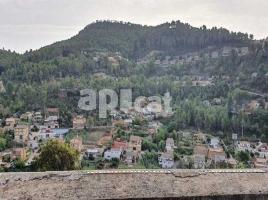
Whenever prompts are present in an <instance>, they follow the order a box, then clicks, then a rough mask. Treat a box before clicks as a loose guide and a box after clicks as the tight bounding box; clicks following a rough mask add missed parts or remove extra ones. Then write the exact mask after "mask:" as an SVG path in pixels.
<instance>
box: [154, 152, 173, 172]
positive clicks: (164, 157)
mask: <svg viewBox="0 0 268 200" xmlns="http://www.w3.org/2000/svg"><path fill="white" fill-rule="evenodd" d="M158 162H159V165H160V166H161V167H162V168H163V169H170V168H172V167H173V166H174V158H173V154H170V153H162V154H161V156H159V157H158Z"/></svg>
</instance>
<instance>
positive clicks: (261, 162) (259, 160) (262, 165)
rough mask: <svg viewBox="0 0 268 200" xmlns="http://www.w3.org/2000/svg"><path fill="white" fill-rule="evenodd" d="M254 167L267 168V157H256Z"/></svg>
mask: <svg viewBox="0 0 268 200" xmlns="http://www.w3.org/2000/svg"><path fill="white" fill-rule="evenodd" d="M253 165H254V168H267V160H266V159H265V158H254V160H253Z"/></svg>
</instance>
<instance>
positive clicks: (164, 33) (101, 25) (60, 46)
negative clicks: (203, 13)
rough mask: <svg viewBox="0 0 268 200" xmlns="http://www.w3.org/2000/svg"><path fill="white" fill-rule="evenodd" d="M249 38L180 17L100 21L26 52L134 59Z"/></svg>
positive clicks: (240, 42)
mask: <svg viewBox="0 0 268 200" xmlns="http://www.w3.org/2000/svg"><path fill="white" fill-rule="evenodd" d="M250 37H252V36H250ZM249 42H250V40H249V35H248V34H243V33H234V32H229V31H228V30H227V29H224V28H219V29H218V28H216V27H214V28H212V29H207V28H206V27H205V26H203V27H201V28H195V27H192V26H190V25H189V24H184V23H181V22H180V21H176V22H175V21H173V22H171V23H165V24H161V25H158V26H141V25H137V24H131V23H123V22H110V21H103V22H96V23H93V24H90V25H88V26H86V27H85V28H84V29H83V30H82V31H80V32H79V33H78V34H77V35H76V36H74V37H72V38H71V39H69V40H65V41H62V42H57V43H55V44H53V45H50V46H47V47H44V48H41V49H40V50H38V51H36V52H33V53H31V54H30V55H29V56H30V57H32V59H33V60H38V61H40V60H43V59H44V58H45V59H48V58H54V57H56V56H68V55H69V54H80V53H81V52H82V51H84V52H85V51H86V52H94V51H108V52H120V53H121V54H122V55H123V56H124V57H127V58H132V59H135V58H139V57H143V56H145V55H146V54H148V53H149V52H150V51H153V50H159V51H164V52H165V53H166V54H169V55H178V54H181V53H186V52H191V51H197V50H200V49H203V48H206V47H208V46H224V45H227V46H228V45H232V46H237V45H238V46H241V45H247V44H249Z"/></svg>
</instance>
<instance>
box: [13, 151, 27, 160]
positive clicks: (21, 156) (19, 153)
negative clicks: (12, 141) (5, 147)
mask: <svg viewBox="0 0 268 200" xmlns="http://www.w3.org/2000/svg"><path fill="white" fill-rule="evenodd" d="M17 158H19V159H21V160H23V161H25V160H26V159H27V153H26V149H25V148H13V149H12V159H13V160H15V159H17Z"/></svg>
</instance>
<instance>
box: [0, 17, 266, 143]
mask: <svg viewBox="0 0 268 200" xmlns="http://www.w3.org/2000/svg"><path fill="white" fill-rule="evenodd" d="M0 71H1V76H0V79H1V81H3V84H4V86H5V89H6V93H4V94H2V95H1V97H0V114H1V117H5V116H10V115H11V114H13V113H15V112H25V111H29V110H42V109H43V108H44V107H49V106H51V107H59V108H60V110H61V116H63V119H61V120H62V122H61V123H62V126H65V127H68V126H70V125H71V117H72V115H73V114H74V113H83V111H81V110H79V109H78V107H77V102H78V100H79V89H83V88H93V89H97V90H99V89H103V88H111V89H115V90H117V91H118V90H119V89H120V88H132V90H133V98H135V97H137V96H152V95H160V96H161V95H163V94H164V93H165V92H166V91H167V90H168V91H170V93H171V95H172V96H173V99H174V101H173V102H172V103H173V106H174V108H175V107H176V109H178V110H180V109H181V110H180V111H181V112H178V115H177V116H176V119H174V120H175V122H174V123H176V129H179V128H188V127H195V128H202V129H207V130H213V131H222V130H223V129H224V130H225V131H228V132H230V133H231V132H232V131H233V130H235V131H240V129H241V121H242V120H244V119H242V116H241V115H237V116H235V117H232V116H230V115H229V114H230V113H234V112H233V110H238V111H239V110H241V108H242V107H243V105H244V104H247V103H249V101H250V100H253V99H254V98H255V99H256V96H257V97H262V98H261V99H258V101H260V102H261V103H260V105H262V108H264V107H265V105H266V104H265V102H266V101H267V99H265V97H266V96H267V93H268V41H265V40H262V41H257V40H253V36H252V35H249V34H246V33H245V34H244V33H234V32H230V31H228V30H226V29H224V28H215V27H214V28H212V29H208V28H206V27H205V26H203V27H201V28H195V27H192V26H190V25H189V24H184V23H181V22H180V21H177V22H171V23H164V24H161V25H158V26H142V25H137V24H131V23H123V22H109V21H101V22H96V23H93V24H90V25H88V26H86V27H85V28H84V29H83V30H82V31H80V32H79V33H78V34H77V35H76V36H74V37H72V38H70V39H68V40H64V41H60V42H57V43H55V44H52V45H49V46H46V47H43V48H41V49H39V50H36V51H29V52H26V53H25V54H23V55H18V54H16V53H11V52H8V51H4V50H1V51H0ZM66 91H68V92H66ZM245 91H246V92H245ZM247 91H250V92H251V93H248V92H247ZM254 93H258V94H260V95H255V94H254ZM253 94H254V95H253ZM215 98H218V99H220V100H221V102H222V103H221V104H220V105H215V106H214V107H213V106H212V108H211V109H208V108H207V107H206V106H205V105H204V103H203V102H208V103H209V105H210V104H211V103H210V102H213V101H214V100H213V99H215ZM208 103H207V104H208ZM212 104H213V103H212ZM190 108H191V109H190ZM235 113H238V112H235ZM83 114H85V115H86V116H90V117H92V113H88V112H87V113H83ZM93 117H94V118H96V116H93ZM247 120H248V121H247V123H248V126H247V127H245V129H246V130H248V131H249V133H255V132H256V134H257V135H261V134H266V133H267V130H268V128H267V122H266V120H267V112H264V111H261V112H260V113H257V114H256V116H253V117H252V118H251V117H249V118H248V119H247ZM95 123H96V124H98V123H100V124H103V123H104V124H105V123H109V122H107V121H105V122H103V121H101V122H99V120H98V119H97V118H96V119H95ZM267 135H268V133H267ZM267 138H268V136H267Z"/></svg>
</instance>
